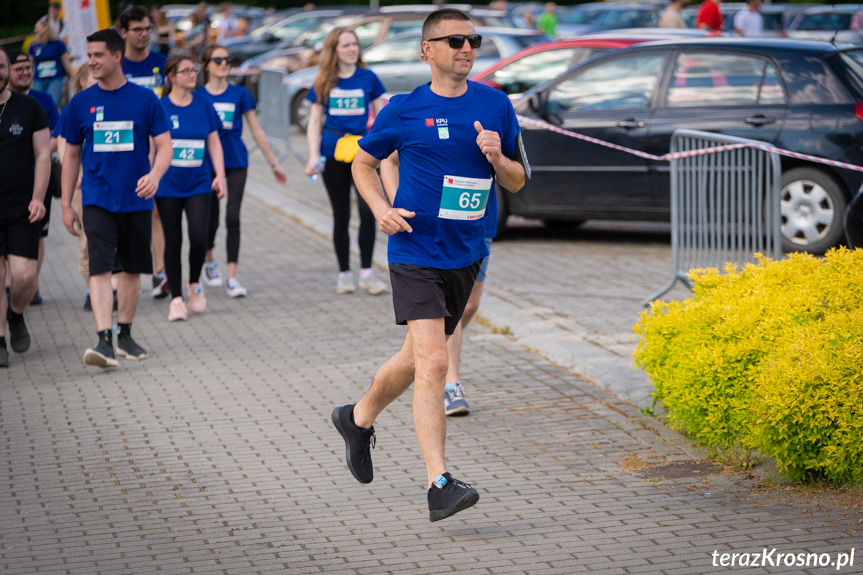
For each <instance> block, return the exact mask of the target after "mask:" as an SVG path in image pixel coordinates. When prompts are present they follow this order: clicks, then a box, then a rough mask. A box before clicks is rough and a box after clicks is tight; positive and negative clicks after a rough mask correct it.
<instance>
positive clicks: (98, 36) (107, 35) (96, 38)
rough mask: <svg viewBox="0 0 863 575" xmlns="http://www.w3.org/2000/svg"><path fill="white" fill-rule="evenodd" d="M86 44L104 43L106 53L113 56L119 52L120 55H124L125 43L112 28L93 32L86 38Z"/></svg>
mask: <svg viewBox="0 0 863 575" xmlns="http://www.w3.org/2000/svg"><path fill="white" fill-rule="evenodd" d="M87 42H104V43H105V47H106V48H108V52H110V53H111V54H115V53H117V52H119V53H120V54H121V55H123V56H125V55H126V41H125V40H123V37H122V36H120V33H119V32H117V31H116V30H114V29H113V28H105V29H104V30H99V31H98V32H93V33H92V34H90V35H89V36H87Z"/></svg>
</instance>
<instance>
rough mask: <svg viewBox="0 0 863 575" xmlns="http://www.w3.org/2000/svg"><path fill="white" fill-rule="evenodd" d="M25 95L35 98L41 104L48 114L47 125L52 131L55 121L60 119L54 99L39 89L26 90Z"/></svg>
mask: <svg viewBox="0 0 863 575" xmlns="http://www.w3.org/2000/svg"><path fill="white" fill-rule="evenodd" d="M27 95H28V96H30V97H31V98H35V99H36V101H37V102H39V103H40V104H41V105H42V109H43V110H45V114H46V115H47V116H48V125H49V126H51V131H52V132H53V131H54V128H56V127H57V121H58V120H59V119H60V112H58V111H57V103H56V102H55V101H54V98H52V97H51V94H49V93H47V92H40V91H39V90H30V91H29V92H27Z"/></svg>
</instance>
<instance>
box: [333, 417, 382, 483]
mask: <svg viewBox="0 0 863 575" xmlns="http://www.w3.org/2000/svg"><path fill="white" fill-rule="evenodd" d="M332 420H333V425H335V426H336V429H338V430H339V433H341V434H342V438H344V440H345V459H347V462H348V469H350V470H351V474H352V475H353V476H354V478H356V480H357V481H359V482H360V483H371V482H372V479H374V476H375V473H374V469H373V468H372V448H374V446H375V428H374V426H372V427H371V428H370V429H364V428H362V427H358V426H357V424H356V423H354V406H353V405H343V406H341V407H337V408H335V409H334V410H333V415H332Z"/></svg>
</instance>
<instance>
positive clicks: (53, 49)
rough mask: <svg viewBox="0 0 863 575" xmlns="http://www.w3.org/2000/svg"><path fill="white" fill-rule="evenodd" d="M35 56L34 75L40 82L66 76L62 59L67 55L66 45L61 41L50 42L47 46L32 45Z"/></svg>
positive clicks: (32, 53)
mask: <svg viewBox="0 0 863 575" xmlns="http://www.w3.org/2000/svg"><path fill="white" fill-rule="evenodd" d="M28 51H29V52H30V55H31V56H33V75H34V77H36V78H38V79H40V80H51V79H53V78H60V79H62V78H63V77H64V76H65V75H66V71H65V70H64V69H63V62H62V61H61V60H60V57H61V56H63V54H65V53H66V44H64V43H63V42H62V41H60V40H48V42H46V43H45V44H37V43H35V42H34V43H32V44H30V48H29V50H28Z"/></svg>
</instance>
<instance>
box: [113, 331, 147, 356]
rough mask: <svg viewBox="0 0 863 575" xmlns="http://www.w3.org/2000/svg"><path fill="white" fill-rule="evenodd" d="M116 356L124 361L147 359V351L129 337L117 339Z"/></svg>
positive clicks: (121, 336)
mask: <svg viewBox="0 0 863 575" xmlns="http://www.w3.org/2000/svg"><path fill="white" fill-rule="evenodd" d="M117 355H119V356H120V357H125V358H126V359H134V360H135V361H137V360H139V359H147V357H148V356H147V350H146V349H144V348H143V347H141V346H140V345H138V344H137V343H135V340H134V339H132V336H131V335H120V336H118V337H117Z"/></svg>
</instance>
